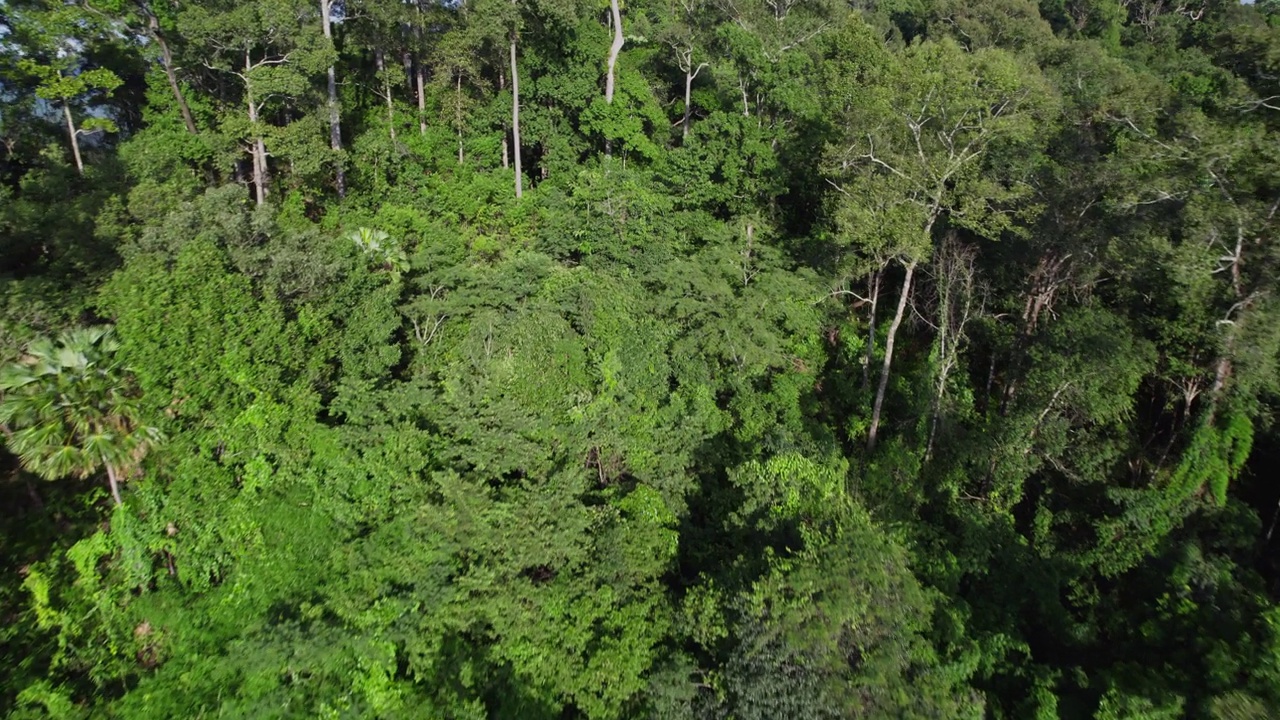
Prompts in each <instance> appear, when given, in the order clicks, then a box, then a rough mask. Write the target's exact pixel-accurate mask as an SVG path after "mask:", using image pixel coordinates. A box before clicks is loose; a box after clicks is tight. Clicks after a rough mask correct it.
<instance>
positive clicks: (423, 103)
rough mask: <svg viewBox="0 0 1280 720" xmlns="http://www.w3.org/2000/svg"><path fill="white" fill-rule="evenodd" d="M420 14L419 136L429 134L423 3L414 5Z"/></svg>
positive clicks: (417, 33)
mask: <svg viewBox="0 0 1280 720" xmlns="http://www.w3.org/2000/svg"><path fill="white" fill-rule="evenodd" d="M414 6H415V9H416V10H417V12H418V24H417V25H414V26H413V36H414V37H415V38H417V40H418V52H419V59H418V73H417V79H418V134H420V135H426V134H427V93H426V87H427V69H426V67H425V65H424V64H423V62H422V59H421V53H422V3H421V2H420V1H419V2H417V3H414Z"/></svg>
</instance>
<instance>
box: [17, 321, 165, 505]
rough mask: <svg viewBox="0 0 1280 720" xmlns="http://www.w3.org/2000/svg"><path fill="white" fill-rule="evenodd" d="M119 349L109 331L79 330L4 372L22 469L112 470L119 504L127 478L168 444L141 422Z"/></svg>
mask: <svg viewBox="0 0 1280 720" xmlns="http://www.w3.org/2000/svg"><path fill="white" fill-rule="evenodd" d="M119 346H120V345H119V343H118V342H117V341H116V339H115V337H114V335H113V334H112V331H111V329H110V328H108V327H90V328H78V329H74V330H70V331H67V332H64V333H62V334H61V335H59V336H58V338H57V339H56V340H52V339H50V338H40V339H38V340H34V341H32V342H31V343H30V344H29V345H28V346H27V350H26V355H24V356H23V357H22V358H21V359H20V360H19V361H18V362H17V363H14V364H11V365H9V366H8V367H5V368H2V369H0V428H3V429H4V431H5V432H4V437H5V441H6V442H7V444H8V445H9V449H10V450H11V451H12V452H13V453H14V454H15V455H17V456H18V459H19V460H21V461H22V465H23V467H25V468H26V469H27V470H29V471H30V472H32V473H35V474H36V475H39V476H40V477H43V478H45V479H46V480H56V479H58V478H62V477H67V476H75V477H88V476H90V475H92V474H94V473H96V472H98V471H99V470H100V469H105V470H106V473H107V482H108V483H109V485H110V487H111V496H112V497H113V498H114V499H115V503H116V505H117V506H118V505H121V504H122V501H121V499H120V482H121V480H123V479H124V478H126V477H128V476H129V475H130V474H132V471H133V470H134V469H136V468H137V466H138V464H139V463H140V462H141V461H142V458H143V457H144V456H145V455H146V454H147V451H149V450H150V449H151V448H152V447H153V446H155V445H156V443H158V442H160V440H161V439H162V437H161V435H160V432H159V431H158V430H156V429H155V428H153V427H147V426H144V425H143V424H142V423H141V421H140V420H139V415H140V413H139V410H138V406H137V403H136V400H135V397H134V393H132V392H131V383H130V382H129V377H128V373H127V372H126V370H125V369H124V368H123V367H122V366H121V364H120V362H119V360H118V359H117V358H116V356H115V352H116V350H117V349H118V348H119Z"/></svg>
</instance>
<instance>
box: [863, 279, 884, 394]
mask: <svg viewBox="0 0 1280 720" xmlns="http://www.w3.org/2000/svg"><path fill="white" fill-rule="evenodd" d="M883 277H884V266H883V265H881V266H880V267H878V268H876V271H875V272H874V273H872V274H871V280H870V285H871V287H870V291H871V314H870V317H868V318H867V352H866V355H864V356H863V361H862V389H863V391H866V390H867V389H869V388H870V387H871V363H872V361H873V360H874V359H875V356H876V311H877V310H878V309H879V307H880V280H881V278H883Z"/></svg>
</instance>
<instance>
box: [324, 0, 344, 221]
mask: <svg viewBox="0 0 1280 720" xmlns="http://www.w3.org/2000/svg"><path fill="white" fill-rule="evenodd" d="M330 9H331V5H330V1H329V0H320V23H321V26H322V27H323V29H324V36H325V39H326V40H328V41H329V43H330V45H332V44H333V25H332V23H331V22H330V20H329V13H330ZM328 74H329V77H328V82H329V146H330V147H332V148H333V152H334V154H337V155H338V158H337V159H336V161H335V162H336V164H337V172H336V175H335V179H334V186H335V188H336V189H337V191H338V197H340V198H342V197H346V196H347V176H346V171H344V170H343V169H342V158H341V155H340V153H341V152H342V115H341V113H340V112H339V109H338V78H337V74H336V72H335V70H334V67H333V66H332V65H330V66H329V73H328Z"/></svg>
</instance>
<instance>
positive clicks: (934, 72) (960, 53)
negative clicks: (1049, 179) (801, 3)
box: [828, 27, 1051, 449]
mask: <svg viewBox="0 0 1280 720" xmlns="http://www.w3.org/2000/svg"><path fill="white" fill-rule="evenodd" d="M851 33H856V34H857V35H858V36H861V37H862V38H864V39H863V40H860V41H854V42H852V43H850V44H849V45H842V46H841V51H842V52H846V50H845V48H852V47H857V46H861V49H863V50H865V49H866V48H867V44H868V40H866V38H868V37H869V36H868V35H867V31H866V30H864V29H859V28H857V27H855V28H854V29H853V30H851ZM870 42H872V43H874V42H875V41H874V40H870ZM844 57H845V59H843V60H837V62H836V63H835V64H833V65H832V66H831V70H830V72H831V73H832V75H830V76H829V77H830V78H831V80H830V83H829V85H828V88H829V92H830V93H831V98H832V100H833V102H834V103H836V107H837V108H839V109H840V114H839V115H838V116H837V117H839V118H840V120H841V121H842V126H843V127H844V128H845V131H844V134H843V137H841V138H840V139H838V140H837V141H835V142H834V143H832V145H831V146H830V150H829V160H828V172H829V173H830V177H829V179H828V181H829V182H830V183H831V184H832V185H833V187H834V188H835V189H836V190H837V191H838V193H839V195H838V197H837V198H836V201H837V203H838V205H839V207H840V211H839V217H840V221H841V223H842V227H843V228H844V229H845V232H847V233H850V234H851V235H852V240H853V249H854V250H855V252H859V251H860V252H862V253H864V254H868V255H880V254H882V255H884V256H886V257H890V258H893V259H895V260H896V261H897V262H898V263H899V264H900V265H901V267H902V269H903V277H902V283H901V286H900V289H899V292H898V302H897V306H896V308H895V310H894V314H893V319H892V320H890V323H889V326H888V328H887V331H886V336H885V347H884V358H883V361H882V364H881V368H880V379H879V383H878V384H877V386H876V391H875V396H874V399H873V401H872V410H871V418H870V422H869V425H868V428H867V447H868V448H869V449H874V448H875V446H876V440H877V436H878V433H879V428H880V419H881V414H882V412H883V408H884V399H885V393H886V391H887V389H888V387H889V376H890V371H891V369H892V366H893V356H894V345H895V343H896V340H897V335H898V331H899V330H900V329H901V327H902V321H903V319H904V318H905V317H906V310H907V307H908V306H909V303H910V298H911V292H912V289H913V287H914V282H915V274H916V269H917V268H918V267H919V265H920V263H921V262H926V261H928V260H929V258H930V257H931V255H932V253H933V246H934V239H933V235H934V228H935V226H937V225H938V223H939V222H940V221H943V220H944V219H945V220H946V221H947V222H949V223H951V224H953V225H956V226H960V227H965V228H967V229H969V230H970V231H972V232H976V233H979V234H981V235H984V236H986V237H991V238H998V237H999V236H1000V233H1001V232H1003V231H1005V230H1008V229H1009V228H1011V227H1013V216H1012V214H1011V213H1012V212H1013V211H1016V210H1017V209H1018V208H1017V206H1016V205H1015V204H1013V201H1014V200H1015V199H1017V198H1018V197H1020V196H1021V195H1025V194H1026V192H1027V191H1028V189H1029V188H1028V187H1027V186H1025V185H1021V186H1020V185H1018V184H1016V183H1014V184H1012V185H1010V184H1007V183H998V182H994V181H992V180H991V179H990V178H989V177H987V176H985V174H984V173H983V172H982V168H983V162H984V160H985V159H986V157H985V156H986V155H987V154H988V151H989V150H990V149H991V148H992V147H993V146H997V145H1003V146H1005V147H1004V149H1005V151H1009V146H1015V147H1016V145H1017V144H1018V143H1033V141H1034V140H1035V131H1036V128H1037V126H1038V123H1040V122H1043V120H1044V119H1045V118H1046V117H1047V114H1046V110H1047V109H1048V108H1049V106H1050V104H1051V102H1050V95H1049V91H1048V88H1047V86H1046V85H1045V83H1044V81H1043V80H1042V79H1041V78H1040V77H1039V75H1038V74H1031V73H1028V72H1026V71H1025V70H1024V69H1023V67H1022V66H1021V65H1020V64H1019V62H1018V60H1017V59H1016V58H1014V57H1013V56H1011V55H1008V54H1006V53H1004V52H1003V51H999V50H981V51H978V52H973V53H970V52H965V51H964V50H963V49H962V48H960V47H959V46H958V45H956V44H955V43H953V42H951V41H949V40H944V41H942V42H937V43H934V42H924V43H920V44H916V45H913V46H911V47H910V48H908V49H907V50H906V52H905V53H904V54H903V55H902V56H901V58H895V59H893V61H892V62H890V63H888V64H887V65H880V66H877V64H876V60H877V59H879V60H883V58H884V57H885V56H884V54H883V53H882V52H875V51H870V52H867V53H866V54H865V55H863V56H861V57H855V56H850V55H846V56H844ZM873 58H874V59H873ZM867 84H870V85H871V87H866V85H867Z"/></svg>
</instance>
